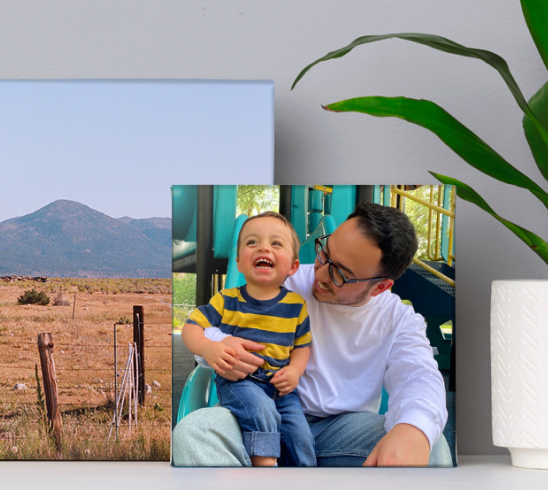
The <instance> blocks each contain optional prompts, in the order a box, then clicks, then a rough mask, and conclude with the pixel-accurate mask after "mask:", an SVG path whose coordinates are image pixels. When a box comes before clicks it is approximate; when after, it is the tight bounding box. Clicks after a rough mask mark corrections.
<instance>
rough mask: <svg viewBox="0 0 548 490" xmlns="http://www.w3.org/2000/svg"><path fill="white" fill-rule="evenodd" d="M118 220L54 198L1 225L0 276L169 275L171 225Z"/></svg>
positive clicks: (152, 220)
mask: <svg viewBox="0 0 548 490" xmlns="http://www.w3.org/2000/svg"><path fill="white" fill-rule="evenodd" d="M157 220H158V218H151V219H143V220H131V219H130V220H129V221H127V222H124V221H125V220H118V219H114V218H111V217H110V216H107V215H106V214H104V213H101V212H99V211H96V210H94V209H92V208H90V207H89V206H86V205H85V204H81V203H79V202H76V201H70V200H68V199H58V200H56V201H54V202H52V203H50V204H48V205H46V206H44V207H42V208H40V209H38V210H37V211H35V212H34V213H30V214H27V215H25V216H21V217H19V218H12V219H9V220H6V221H4V222H2V223H0V240H1V244H2V246H1V247H0V275H41V276H50V277H169V275H170V268H171V225H169V226H166V223H165V220H167V221H169V223H170V222H171V220H170V219H169V218H161V224H157Z"/></svg>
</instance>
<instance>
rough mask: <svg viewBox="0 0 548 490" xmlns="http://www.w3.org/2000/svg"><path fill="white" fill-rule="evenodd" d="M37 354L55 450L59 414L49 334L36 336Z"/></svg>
mask: <svg viewBox="0 0 548 490" xmlns="http://www.w3.org/2000/svg"><path fill="white" fill-rule="evenodd" d="M38 352H39V353H40V365H41V367H42V381H43V383H44V394H45V396H46V407H47V411H48V419H49V422H50V431H53V435H54V436H55V442H56V444H57V448H58V449H59V448H60V447H61V429H62V423H61V413H60V412H59V402H58V397H57V379H56V378H55V363H54V362H53V337H52V336H51V334H49V333H41V334H38Z"/></svg>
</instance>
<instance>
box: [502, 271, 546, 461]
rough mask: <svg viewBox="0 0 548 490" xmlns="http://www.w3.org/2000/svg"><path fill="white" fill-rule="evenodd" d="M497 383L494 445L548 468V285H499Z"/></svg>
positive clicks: (542, 283)
mask: <svg viewBox="0 0 548 490" xmlns="http://www.w3.org/2000/svg"><path fill="white" fill-rule="evenodd" d="M491 378H492V379H491V385H492V387H491V389H492V409H493V413H492V416H493V417H492V418H493V444H495V446H502V447H507V448H509V449H510V453H511V454H512V462H513V464H514V465H516V466H525V467H531V468H533V467H534V468H548V451H547V450H548V281H546V280H537V281H494V282H493V284H492V290H491ZM520 449H522V450H520ZM532 449H537V450H539V451H538V453H536V452H535V451H531V450H532Z"/></svg>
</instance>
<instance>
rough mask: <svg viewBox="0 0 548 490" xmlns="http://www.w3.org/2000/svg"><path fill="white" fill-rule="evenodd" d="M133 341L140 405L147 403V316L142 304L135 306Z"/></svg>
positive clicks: (134, 369)
mask: <svg viewBox="0 0 548 490" xmlns="http://www.w3.org/2000/svg"><path fill="white" fill-rule="evenodd" d="M133 342H134V343H135V344H137V356H138V357H137V362H136V363H135V364H134V366H133V376H134V380H135V384H136V386H137V389H138V392H139V405H141V406H144V404H145V362H144V360H145V318H144V312H143V307H142V306H133Z"/></svg>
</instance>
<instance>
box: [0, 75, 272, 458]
mask: <svg viewBox="0 0 548 490" xmlns="http://www.w3.org/2000/svg"><path fill="white" fill-rule="evenodd" d="M0 86H1V91H0V93H1V94H2V95H0V98H1V100H2V107H3V110H2V114H1V115H0V127H1V130H2V135H3V138H2V141H3V143H2V147H1V148H0V162H1V167H2V168H3V169H4V175H3V177H2V178H3V180H2V184H3V185H2V193H1V194H0V459H22V460H41V459H44V460H160V461H169V458H170V434H171V398H172V396H171V350H172V345H171V337H172V326H171V324H172V315H171V293H172V279H171V263H170V257H171V250H172V246H171V243H172V241H171V234H172V218H171V195H170V185H171V183H172V181H173V179H177V178H179V177H180V176H184V178H185V180H187V181H189V182H193V183H196V184H200V183H205V179H206V178H207V179H208V181H211V179H213V180H215V176H217V177H218V178H219V182H230V181H231V180H230V179H231V178H234V175H235V174H241V173H242V172H244V171H245V169H248V168H250V167H251V165H253V166H254V168H256V169H257V171H258V173H259V174H260V175H261V179H263V180H266V181H267V182H269V183H271V182H272V179H273V172H274V166H273V140H274V138H273V91H274V87H273V83H272V82H269V81H226V82H225V81H200V80H191V81H185V80H134V81H105V80H87V81H86V80H74V81H38V80H36V81H2V82H0ZM235 106H237V107H239V110H238V111H234V110H233V108H234V107H235ZM250 183H253V179H250Z"/></svg>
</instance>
